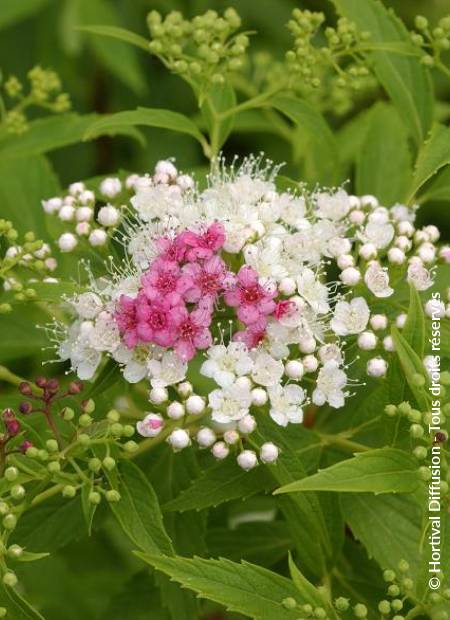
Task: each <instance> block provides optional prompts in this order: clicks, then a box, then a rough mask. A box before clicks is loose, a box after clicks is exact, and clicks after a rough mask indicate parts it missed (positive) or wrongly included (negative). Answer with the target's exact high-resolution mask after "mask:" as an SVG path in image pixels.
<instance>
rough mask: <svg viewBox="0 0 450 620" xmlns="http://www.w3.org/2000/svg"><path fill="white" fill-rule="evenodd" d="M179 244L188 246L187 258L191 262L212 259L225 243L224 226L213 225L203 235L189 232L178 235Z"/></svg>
mask: <svg viewBox="0 0 450 620" xmlns="http://www.w3.org/2000/svg"><path fill="white" fill-rule="evenodd" d="M178 240H179V243H181V244H184V245H186V246H187V252H186V258H187V259H188V260H191V261H195V260H197V259H205V258H210V257H211V256H212V255H213V254H214V253H216V252H217V251H218V250H220V248H221V247H222V246H223V244H224V243H225V230H224V227H223V225H222V224H219V223H218V222H216V223H215V224H211V226H208V228H207V229H206V232H204V233H203V234H199V233H195V232H192V231H191V230H187V231H185V232H183V233H181V234H180V235H178Z"/></svg>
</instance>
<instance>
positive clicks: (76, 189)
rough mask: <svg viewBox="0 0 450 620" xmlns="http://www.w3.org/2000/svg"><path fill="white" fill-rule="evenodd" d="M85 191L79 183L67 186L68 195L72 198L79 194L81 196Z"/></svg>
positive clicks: (82, 184) (83, 186)
mask: <svg viewBox="0 0 450 620" xmlns="http://www.w3.org/2000/svg"><path fill="white" fill-rule="evenodd" d="M85 189H86V186H85V185H84V183H82V182H81V181H79V182H78V183H72V184H71V185H69V194H71V195H72V196H78V195H79V194H81V192H84V190H85Z"/></svg>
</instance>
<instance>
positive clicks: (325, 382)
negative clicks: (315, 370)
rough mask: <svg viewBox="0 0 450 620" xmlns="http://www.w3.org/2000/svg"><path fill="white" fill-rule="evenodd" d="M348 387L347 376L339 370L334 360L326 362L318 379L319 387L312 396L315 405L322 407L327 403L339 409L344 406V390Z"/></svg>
mask: <svg viewBox="0 0 450 620" xmlns="http://www.w3.org/2000/svg"><path fill="white" fill-rule="evenodd" d="M346 385H347V375H346V374H345V372H344V371H343V370H341V369H340V368H339V365H338V364H337V362H335V361H334V360H330V361H328V362H325V364H324V365H323V367H322V368H321V369H320V371H319V375H318V377H317V387H316V389H315V390H314V392H313V394H312V401H313V403H314V404H315V405H318V406H321V405H324V404H325V403H326V402H328V403H329V404H330V406H331V407H334V408H335V409H338V408H340V407H343V406H344V401H345V393H344V391H343V390H344V388H345V386H346Z"/></svg>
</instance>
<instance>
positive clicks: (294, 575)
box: [289, 554, 336, 618]
mask: <svg viewBox="0 0 450 620" xmlns="http://www.w3.org/2000/svg"><path fill="white" fill-rule="evenodd" d="M289 572H290V574H291V579H292V581H293V582H294V585H295V587H296V588H297V590H298V591H299V593H300V597H301V600H302V603H308V604H309V605H312V607H313V608H315V607H323V608H324V609H325V611H326V612H327V614H328V618H336V613H335V612H334V610H333V608H332V607H331V605H330V604H329V603H328V601H327V599H326V598H325V596H322V595H321V593H320V592H319V590H318V589H317V588H315V587H314V586H313V585H312V583H310V582H309V581H308V580H307V579H306V577H305V576H304V575H303V574H302V573H301V572H300V571H299V569H298V566H297V565H296V563H295V562H294V560H293V559H292V556H291V554H289Z"/></svg>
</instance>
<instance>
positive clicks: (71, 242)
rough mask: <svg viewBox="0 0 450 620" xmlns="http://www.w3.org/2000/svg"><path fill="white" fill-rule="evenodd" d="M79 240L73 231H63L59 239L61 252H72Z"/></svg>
mask: <svg viewBox="0 0 450 620" xmlns="http://www.w3.org/2000/svg"><path fill="white" fill-rule="evenodd" d="M77 244H78V240H77V238H76V237H75V235H73V234H72V233H63V234H62V235H61V236H60V237H59V239H58V246H59V249H60V250H61V252H72V250H74V249H75V248H76V246H77Z"/></svg>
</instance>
